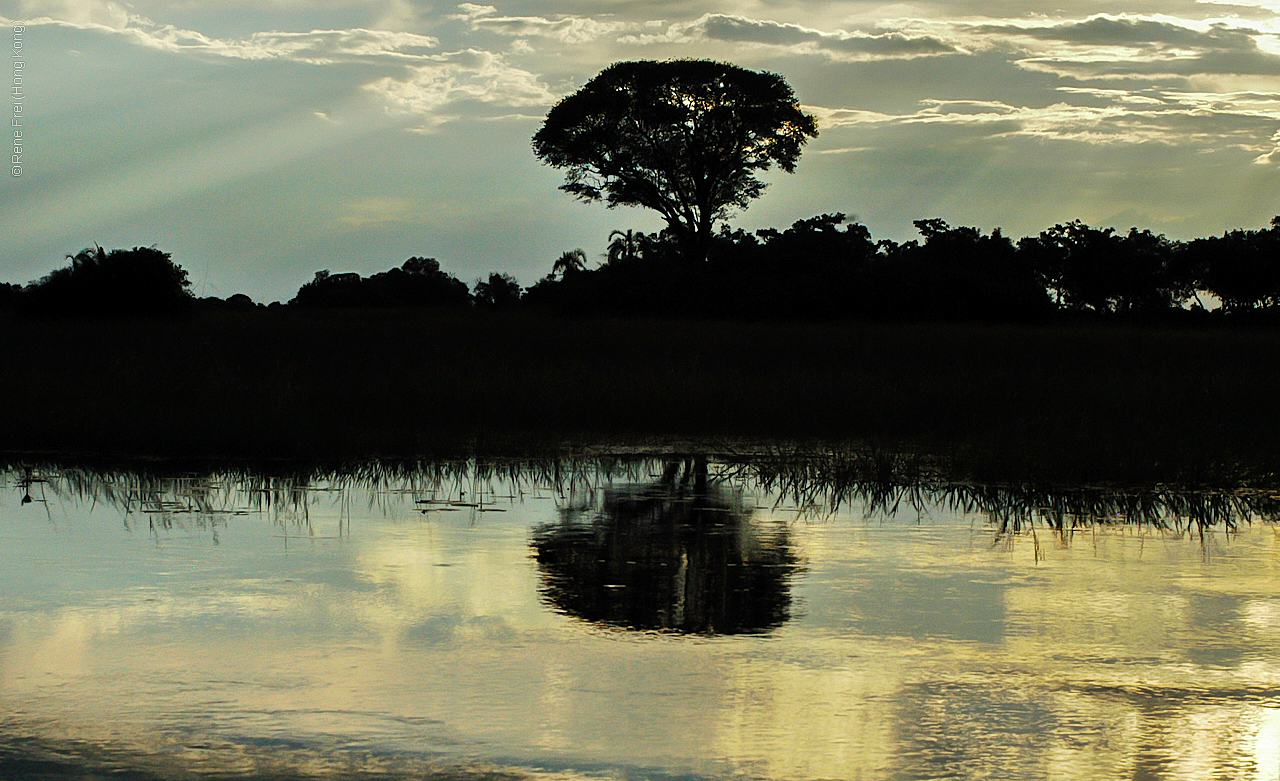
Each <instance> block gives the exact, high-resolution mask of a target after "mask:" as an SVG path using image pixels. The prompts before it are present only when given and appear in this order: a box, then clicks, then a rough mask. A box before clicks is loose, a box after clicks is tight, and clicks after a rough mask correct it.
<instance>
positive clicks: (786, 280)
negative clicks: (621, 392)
mask: <svg viewBox="0 0 1280 781" xmlns="http://www.w3.org/2000/svg"><path fill="white" fill-rule="evenodd" d="M915 225H916V228H917V229H918V231H919V233H920V238H919V239H916V240H912V241H907V242H904V243H898V242H894V241H891V240H887V239H880V240H876V239H874V238H872V236H871V233H870V231H869V230H868V229H867V228H866V227H865V226H863V225H860V224H858V223H847V222H846V221H845V218H844V215H841V214H824V215H820V216H817V217H814V218H811V219H807V220H801V221H798V222H796V223H794V224H793V225H792V226H791V227H789V228H787V229H786V230H782V231H779V230H773V229H768V230H761V231H757V232H755V233H747V232H745V231H742V230H733V231H730V230H727V229H726V230H723V231H721V233H720V234H718V235H717V236H716V237H715V238H714V240H713V242H712V245H711V250H710V252H709V255H708V259H707V260H706V261H700V262H690V261H688V260H687V259H686V258H685V256H684V255H683V254H682V252H681V251H680V248H679V246H678V244H677V242H676V241H675V240H674V239H673V238H672V237H671V236H669V235H666V234H664V233H651V234H650V233H638V232H633V231H626V232H621V231H615V232H614V233H613V234H612V235H611V236H610V242H609V246H608V252H607V254H606V256H605V258H604V260H603V262H601V263H599V264H598V265H597V266H596V267H595V268H591V267H590V265H591V264H590V263H589V262H588V259H587V255H586V253H584V252H583V251H582V250H573V251H571V252H566V253H564V254H563V255H561V257H560V258H559V259H557V260H556V261H555V263H554V264H553V266H552V268H551V272H550V273H549V274H548V275H547V276H546V277H544V278H542V279H541V280H539V281H538V282H537V283H535V284H534V285H532V286H530V287H529V288H527V289H525V288H522V287H521V285H520V284H519V282H518V281H517V280H516V279H515V278H514V277H512V276H510V275H508V274H503V273H498V272H495V273H492V274H490V275H489V276H488V278H486V279H478V280H476V281H475V283H474V284H473V285H472V286H470V287H469V286H468V285H467V284H466V283H465V282H463V281H461V280H459V279H458V278H457V277H456V276H454V275H453V274H450V273H448V272H446V271H444V270H442V269H441V268H440V264H439V263H438V262H437V261H436V260H434V259H432V258H421V257H414V258H410V259H409V260H407V261H406V262H405V263H404V264H403V265H401V266H400V267H398V268H393V269H390V270H388V271H385V272H381V273H377V274H373V275H371V276H368V277H362V276H360V275H359V274H354V273H337V274H334V273H330V272H329V271H327V270H324V271H319V272H317V273H316V275H315V277H314V278H313V279H312V280H311V281H309V282H307V283H306V284H304V285H302V287H301V288H300V289H299V290H298V292H297V294H296V295H295V296H294V297H293V299H292V300H290V301H289V302H288V303H287V304H272V307H271V308H276V307H283V306H287V307H289V308H296V309H326V308H390V307H397V308H404V307H454V308H459V309H461V308H479V309H488V310H510V309H517V308H527V309H542V310H552V311H556V312H560V313H567V314H626V315H693V316H714V317H733V318H823V319H858V320H954V321H1025V322H1033V321H1044V320H1050V319H1055V318H1056V319H1061V318H1071V317H1076V318H1102V319H1116V320H1126V319H1127V320H1169V319H1188V320H1190V319H1195V318H1201V319H1204V318H1209V317H1217V318H1221V317H1229V318H1231V319H1233V320H1236V321H1250V320H1253V321H1271V320H1280V217H1277V218H1276V219H1275V220H1272V223H1271V226H1270V227H1269V228H1266V229H1262V230H1234V231H1229V232H1227V233H1225V234H1223V235H1222V236H1216V237H1209V238H1200V239H1194V240H1192V241H1186V242H1183V241H1175V240H1171V239H1168V238H1166V237H1165V236H1163V235H1159V234H1154V233H1152V232H1151V231H1149V230H1138V229H1137V228H1132V229H1130V230H1129V231H1128V232H1127V233H1120V232H1117V231H1115V230H1114V229H1111V228H1107V229H1099V228H1094V227H1090V226H1088V225H1086V224H1084V223H1082V222H1079V221H1075V222H1070V223H1066V224H1061V225H1055V226H1053V227H1052V228H1049V229H1048V230H1045V231H1042V232H1041V233H1039V234H1038V235H1036V236H1029V237H1025V238H1022V239H1020V240H1017V241H1014V240H1012V239H1010V238H1009V237H1006V236H1004V235H1003V234H1002V233H1001V232H1000V230H999V229H997V230H995V231H992V232H991V233H989V234H984V233H982V232H981V231H979V230H977V229H975V228H969V227H952V226H950V225H948V224H947V223H946V222H944V221H943V220H940V219H929V220H918V221H916V223H915ZM69 259H70V261H71V264H70V266H68V267H64V268H60V269H57V270H55V271H53V272H51V273H50V274H48V275H46V276H45V277H42V278H41V279H39V280H37V281H34V282H32V283H30V284H28V285H26V286H17V285H0V307H9V308H15V309H18V310H19V311H23V312H27V313H30V314H44V315H89V316H104V315H105V316H110V315H131V314H175V313H181V312H185V311H190V310H192V309H254V308H257V307H260V306H261V305H260V304H257V303H255V302H254V301H252V300H251V299H249V297H247V296H245V295H243V294H240V295H235V296H231V297H230V298H228V299H225V300H224V299H220V298H201V299H197V298H195V297H194V296H193V295H192V294H191V292H190V284H189V281H188V279H187V273H186V272H185V271H184V270H183V269H181V267H179V266H178V265H177V264H175V263H173V261H172V258H171V257H170V255H169V254H168V253H164V252H161V251H160V250H158V249H156V248H154V247H149V248H148V247H135V248H133V249H131V250H111V251H110V252H108V251H105V250H103V249H101V248H98V247H95V248H92V249H86V250H84V251H82V252H80V253H79V254H77V255H75V256H71V257H70V258H69ZM1210 310H1216V311H1215V312H1214V313H1213V314H1212V315H1211V314H1210Z"/></svg>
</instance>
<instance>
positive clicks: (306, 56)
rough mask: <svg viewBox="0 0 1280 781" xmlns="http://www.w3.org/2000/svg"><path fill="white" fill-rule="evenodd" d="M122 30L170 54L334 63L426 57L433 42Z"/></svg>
mask: <svg viewBox="0 0 1280 781" xmlns="http://www.w3.org/2000/svg"><path fill="white" fill-rule="evenodd" d="M124 32H125V34H127V35H130V36H132V37H133V38H134V39H135V41H136V42H137V43H139V44H141V45H143V46H149V47H151V48H156V49H161V50H164V51H170V52H175V53H190V54H209V55H215V56H220V57H229V58H234V59H245V60H267V59H284V60H293V61H296V62H306V63H311V64H315V65H331V64H334V63H339V62H388V63H396V62H416V61H421V60H425V59H428V58H429V56H430V51H431V50H433V49H435V48H437V47H438V46H439V44H440V42H439V40H438V39H436V38H433V37H431V36H427V35H418V34H415V33H404V32H392V31H388V30H365V29H360V28H356V29H352V30H311V31H309V32H279V31H271V32H258V33H253V34H252V35H250V36H248V37H246V38H240V39H230V40H226V39H218V38H210V37H208V36H206V35H203V34H201V33H198V32H195V31H193V30H182V29H178V28H175V27H172V26H168V25H166V26H163V27H160V26H156V27H147V26H141V25H138V26H131V27H129V28H128V29H126V30H125V31H124Z"/></svg>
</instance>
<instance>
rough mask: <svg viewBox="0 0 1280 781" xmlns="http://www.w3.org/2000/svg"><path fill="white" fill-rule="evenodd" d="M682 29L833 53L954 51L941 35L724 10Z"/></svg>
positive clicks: (926, 53) (732, 39) (712, 37)
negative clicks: (819, 25)
mask: <svg viewBox="0 0 1280 781" xmlns="http://www.w3.org/2000/svg"><path fill="white" fill-rule="evenodd" d="M681 31H682V32H684V34H691V33H696V34H700V35H701V36H703V37H706V38H708V39H710V40H717V41H729V42H733V43H756V44H764V45H767V46H781V47H792V48H800V49H801V50H804V49H813V50H817V51H820V52H824V53H827V54H832V55H835V56H854V57H857V56H869V57H921V56H929V55H937V54H949V53H953V52H955V51H957V50H956V48H955V47H954V46H952V45H950V44H948V43H946V42H945V41H943V40H942V39H940V38H936V37H934V36H929V35H916V36H911V35H906V34H903V33H900V32H887V33H879V34H868V33H848V32H843V31H840V32H823V31H821V30H812V29H809V28H807V27H801V26H800V25H795V24H782V23H780V22H772V21H767V20H761V19H747V18H745V17H741V16H728V15H725V14H708V15H706V16H704V17H702V18H701V19H699V20H698V21H697V22H695V23H694V24H693V25H689V26H687V27H682V28H681Z"/></svg>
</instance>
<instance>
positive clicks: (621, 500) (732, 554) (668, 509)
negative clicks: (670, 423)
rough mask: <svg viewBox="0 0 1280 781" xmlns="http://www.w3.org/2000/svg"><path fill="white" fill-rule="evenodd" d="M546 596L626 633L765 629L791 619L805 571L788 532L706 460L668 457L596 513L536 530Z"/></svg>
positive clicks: (606, 497)
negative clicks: (710, 475) (648, 477)
mask: <svg viewBox="0 0 1280 781" xmlns="http://www.w3.org/2000/svg"><path fill="white" fill-rule="evenodd" d="M532 546H533V549H534V552H535V556H536V558H537V562H538V567H539V569H540V571H541V573H542V586H541V591H542V596H543V599H544V600H545V601H546V602H547V603H548V604H549V605H551V606H552V607H553V608H554V609H556V610H558V611H560V612H563V613H567V614H569V615H572V616H577V617H579V618H582V619H585V620H587V621H591V622H594V623H600V624H607V625H610V626H617V627H625V628H628V629H642V630H662V631H671V632H682V633H698V634H744V633H757V632H766V631H768V630H770V629H773V628H775V627H777V626H780V625H781V624H783V623H784V622H786V621H787V619H788V618H790V616H791V591H790V579H791V577H792V575H793V574H794V573H795V571H796V569H797V560H796V557H795V555H794V554H793V553H792V551H791V545H790V540H789V537H788V533H787V529H786V527H785V526H781V525H777V526H765V525H762V524H758V523H754V522H753V521H752V519H751V513H750V511H749V510H748V509H746V508H745V507H744V506H743V504H742V501H741V499H740V497H739V496H738V495H736V494H735V493H734V492H732V491H730V490H727V489H725V488H724V487H722V486H719V485H715V484H713V483H709V482H708V480H707V460H706V458H705V457H702V456H698V457H690V458H685V459H669V460H667V461H666V462H665V463H664V464H663V465H662V472H661V473H660V475H659V476H658V478H657V479H656V480H654V481H652V482H647V483H640V484H629V485H625V486H622V487H617V488H607V489H605V490H603V491H602V492H601V493H600V499H599V503H598V506H597V507H579V508H570V509H567V510H564V511H562V513H561V518H560V520H559V521H558V522H556V523H551V524H545V525H543V526H539V527H537V528H536V529H534V532H533V542H532Z"/></svg>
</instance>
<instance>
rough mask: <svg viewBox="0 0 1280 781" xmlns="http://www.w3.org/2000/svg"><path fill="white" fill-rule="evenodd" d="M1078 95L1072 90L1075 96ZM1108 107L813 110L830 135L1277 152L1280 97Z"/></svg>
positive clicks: (1186, 98)
mask: <svg viewBox="0 0 1280 781" xmlns="http://www.w3.org/2000/svg"><path fill="white" fill-rule="evenodd" d="M1073 94H1075V93H1074V91H1071V90H1069V91H1066V95H1067V96H1068V97H1069V96H1071V95H1073ZM1113 98H1114V99H1113V100H1111V101H1110V102H1108V103H1106V104H1104V105H1096V106H1095V105H1079V104H1077V103H1071V102H1068V101H1061V102H1056V103H1052V104H1049V105H1046V106H1038V107H1032V106H1013V105H1008V104H1006V103H1002V102H1000V101H976V100H925V101H922V107H921V108H920V109H918V110H917V111H914V112H911V113H907V114H888V113H881V112H869V111H857V110H852V109H845V108H828V107H820V106H808V107H806V109H807V110H809V111H810V112H812V113H813V114H814V115H815V116H816V117H817V119H818V123H819V126H820V127H822V128H823V129H824V130H837V129H846V130H848V129H853V130H864V131H874V132H877V133H879V132H882V131H885V130H890V129H897V130H898V131H906V130H911V129H913V128H922V127H934V128H939V129H943V128H952V129H954V130H956V131H957V132H960V133H962V135H964V136H966V137H971V138H972V137H986V138H996V137H1012V136H1021V137H1032V138H1039V139H1042V140H1050V141H1075V142H1081V143H1087V144H1092V145H1107V146H1110V145H1117V144H1147V143H1155V144H1162V145H1165V146H1170V147H1183V148H1189V149H1195V150H1201V151H1211V150H1215V149H1222V148H1226V147H1235V148H1239V149H1245V150H1248V151H1251V152H1255V153H1257V154H1259V155H1260V156H1270V155H1280V152H1277V151H1276V146H1277V143H1278V141H1277V139H1280V134H1276V135H1275V136H1274V137H1273V133H1274V132H1275V127H1276V125H1277V124H1280V96H1277V97H1276V98H1275V99H1274V100H1272V101H1271V102H1270V103H1269V104H1262V105H1258V106H1256V107H1255V108H1254V110H1251V111H1232V110H1222V109H1219V108H1215V107H1214V106H1213V105H1212V104H1211V103H1209V102H1207V101H1206V100H1205V98H1204V97H1203V96H1196V95H1183V96H1181V97H1180V98H1175V97H1169V96H1166V98H1165V99H1164V100H1152V99H1150V98H1149V97H1147V96H1144V95H1138V96H1134V98H1133V99H1128V97H1127V96H1113Z"/></svg>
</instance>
